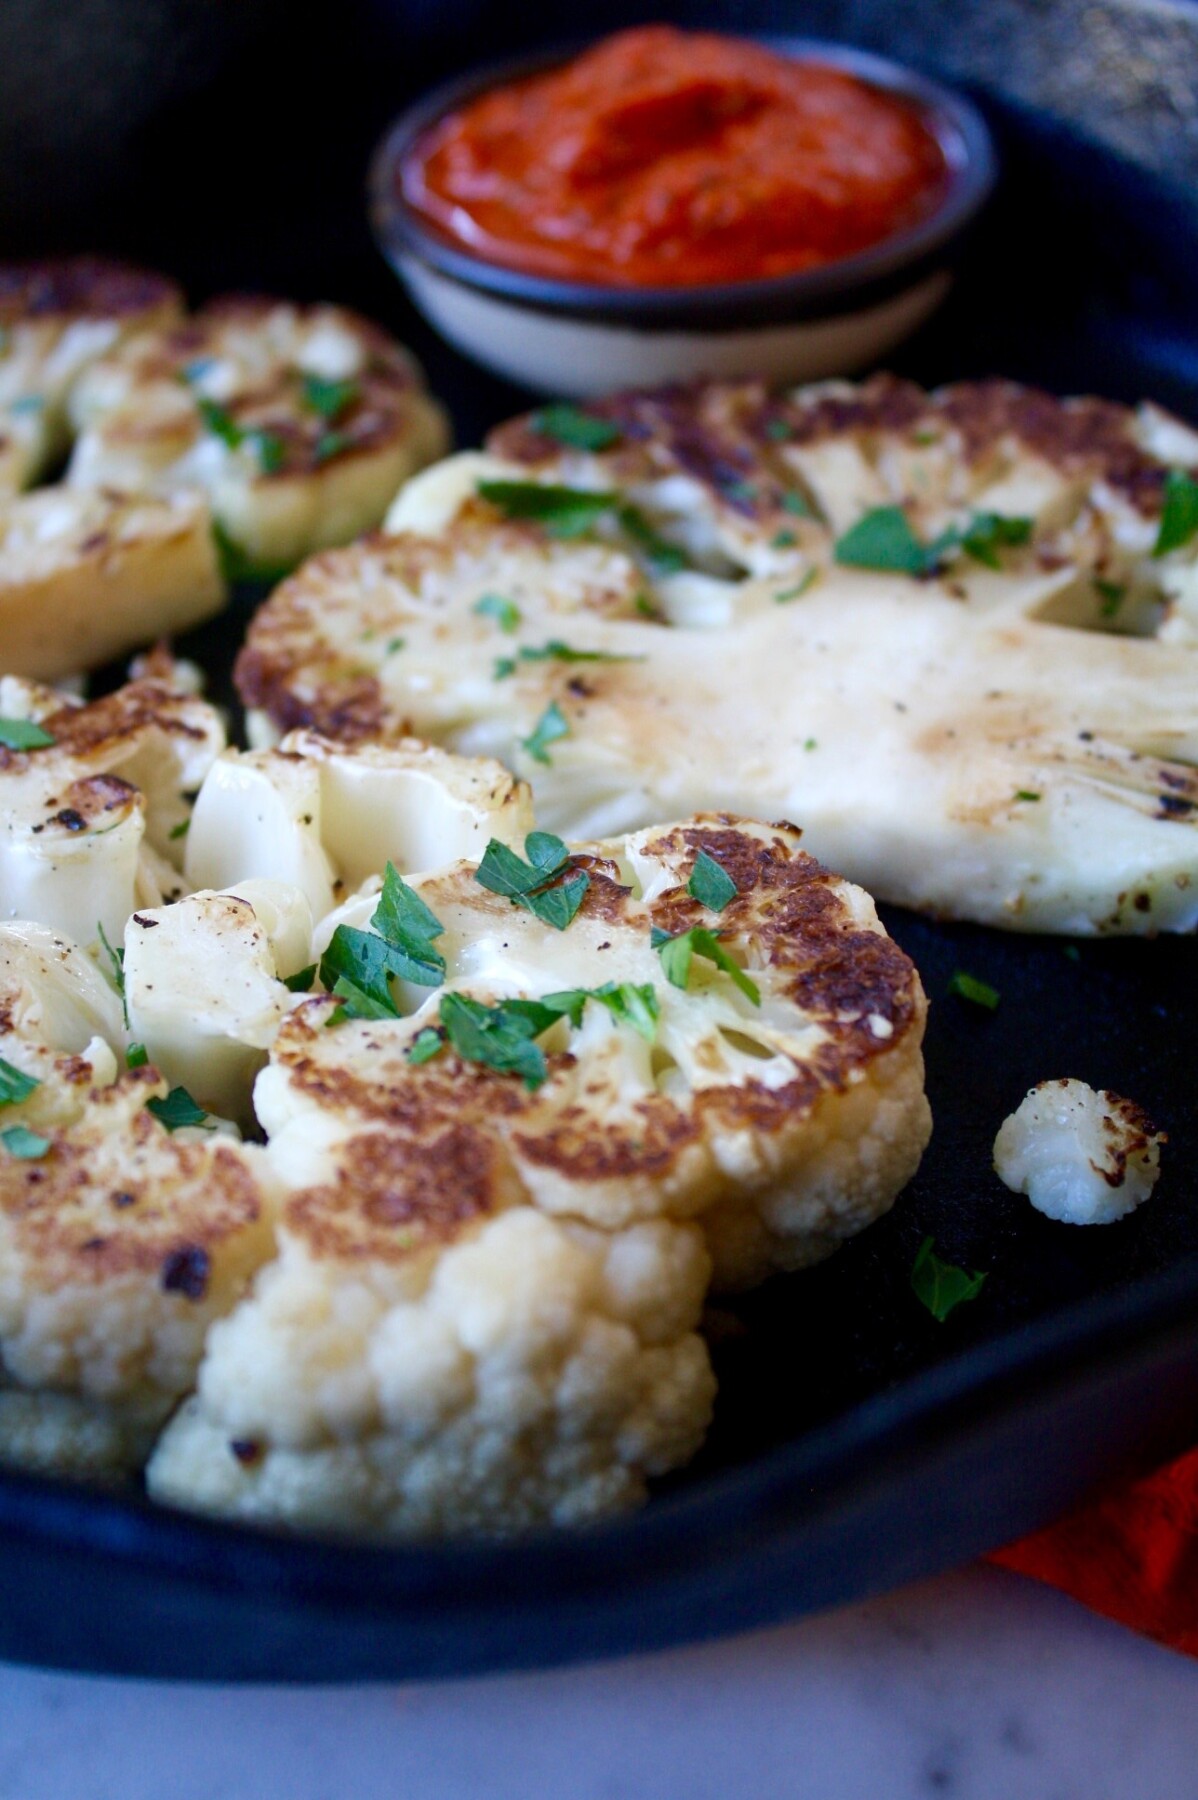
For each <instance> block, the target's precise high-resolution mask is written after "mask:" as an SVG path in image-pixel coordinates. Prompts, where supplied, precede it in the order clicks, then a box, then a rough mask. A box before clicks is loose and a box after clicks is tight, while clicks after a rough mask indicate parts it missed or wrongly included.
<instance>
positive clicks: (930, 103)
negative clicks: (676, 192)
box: [369, 33, 997, 329]
mask: <svg viewBox="0 0 1198 1800" xmlns="http://www.w3.org/2000/svg"><path fill="white" fill-rule="evenodd" d="M741 35H743V36H746V37H751V38H752V39H753V41H755V42H757V43H762V44H766V45H768V46H769V47H770V48H771V49H774V50H777V51H779V52H781V53H782V54H784V55H787V56H793V57H796V58H800V59H802V58H809V59H810V60H811V61H813V62H824V63H827V64H829V65H830V66H832V67H833V68H837V69H843V70H845V71H846V72H847V73H848V74H850V75H856V76H858V77H860V79H862V80H863V81H867V82H869V83H870V84H871V86H874V87H878V88H881V89H883V90H884V91H886V92H888V93H893V94H899V95H901V96H903V97H904V98H905V99H909V100H913V101H915V102H916V104H918V105H919V106H920V107H921V108H922V109H923V111H924V113H925V116H926V118H927V122H928V124H929V126H930V128H931V130H932V131H933V133H934V135H935V137H936V139H937V141H938V143H939V144H940V147H941V149H942V150H943V152H944V156H945V160H946V162H947V164H948V171H949V179H948V187H947V190H946V193H945V195H944V198H943V200H942V202H941V204H940V205H939V206H938V207H937V208H936V210H935V211H934V212H933V213H932V214H930V215H929V217H928V218H926V219H923V220H921V221H920V222H919V223H918V224H917V225H913V226H911V227H910V228H909V229H908V230H906V231H901V232H896V233H895V234H894V235H893V236H891V237H888V238H884V239H883V240H882V241H881V242H880V243H878V244H874V245H871V246H870V248H869V249H867V250H863V251H861V252H859V253H858V254H857V255H856V256H846V257H844V258H842V259H841V260H839V261H837V262H834V263H829V264H828V265H826V266H825V267H823V268H818V269H809V270H805V271H802V272H800V273H798V274H795V275H775V276H771V277H769V278H768V279H766V280H762V281H743V282H732V283H726V284H721V285H713V286H706V287H696V288H687V287H681V288H679V287H662V288H648V287H615V286H612V287H608V286H605V285H603V284H602V283H599V282H574V281H558V280H555V279H553V278H551V277H548V276H543V275H528V274H525V273H523V272H522V271H521V270H519V269H513V268H508V267H506V266H505V265H503V264H502V263H492V262H487V261H485V260H484V259H483V258H482V257H479V256H475V255H473V254H472V253H471V252H469V251H467V250H462V249H459V248H457V247H456V246H455V245H454V244H452V243H451V242H450V241H449V239H448V238H445V237H443V236H442V235H441V234H440V233H439V232H438V231H437V230H436V228H435V227H433V226H430V225H428V224H426V223H425V222H424V221H423V220H422V219H421V218H420V217H419V216H418V215H417V214H416V213H415V212H413V210H412V209H411V208H410V207H409V206H408V204H407V202H406V201H405V200H404V198H403V193H402V190H401V187H400V184H399V179H398V178H399V171H400V168H401V166H402V164H403V161H404V158H405V157H406V156H407V154H408V152H409V151H410V150H411V149H412V147H413V145H414V144H415V143H416V141H417V139H418V138H419V137H420V136H421V135H422V134H423V133H424V132H425V131H427V130H428V129H429V127H430V126H431V125H433V124H434V123H435V122H436V121H437V120H438V119H439V118H441V117H442V116H443V115H444V114H445V113H447V112H450V111H452V110H453V108H455V107H457V106H461V105H462V104H464V103H465V102H466V101H468V100H471V99H473V98H474V97H475V96H476V95H477V94H480V93H482V92H484V91H485V90H486V89H487V88H490V87H495V86H497V85H499V84H500V83H501V82H505V81H513V80H517V79H519V78H521V77H523V76H528V75H534V74H536V73H538V72H539V71H540V70H543V69H549V68H553V67H554V66H555V65H557V64H560V63H563V62H565V61H567V60H568V59H569V58H570V57H572V56H574V55H577V53H578V51H579V49H580V48H585V46H584V45H579V44H571V45H568V46H561V47H559V48H557V49H555V50H552V51H542V52H540V53H539V54H537V55H535V56H523V57H519V58H514V59H509V60H508V61H505V62H502V63H492V64H489V65H487V66H486V67H485V68H481V69H475V70H474V71H473V72H472V73H470V74H468V75H465V76H461V77H459V78H457V79H455V80H453V81H451V82H447V83H445V84H444V85H443V86H441V87H438V88H435V89H434V90H433V91H432V92H431V93H429V94H426V95H425V96H424V97H423V98H422V99H421V100H418V101H416V103H415V104H414V105H412V106H410V107H408V108H407V110H406V111H405V112H403V113H401V114H400V116H399V118H398V119H397V120H396V121H395V123H394V124H393V125H392V126H391V127H390V128H389V130H388V131H387V132H386V134H385V136H384V137H383V139H382V141H381V142H380V144H379V146H378V148H377V150H376V151H375V154H374V157H373V159H372V161H371V166H370V175H369V195H370V217H371V223H372V225H373V228H374V233H375V237H376V239H377V241H378V243H379V246H380V248H381V250H382V251H383V254H384V255H385V256H386V258H387V260H388V261H389V262H390V263H391V264H392V265H393V266H394V267H395V268H396V269H397V270H398V271H399V273H400V274H401V275H402V274H403V263H404V262H405V261H407V260H409V259H412V258H414V259H416V260H417V261H419V262H421V263H424V264H425V265H427V266H428V267H429V268H430V269H432V270H434V271H435V272H436V273H437V274H439V275H442V276H446V277H448V278H450V279H451V280H453V281H455V282H457V283H459V284H460V285H462V286H465V287H468V288H473V289H475V290H477V291H479V292H481V293H484V294H487V295H490V296H492V297H493V298H495V299H498V300H506V301H508V302H510V303H513V304H515V305H518V306H521V307H526V308H528V309H529V310H534V311H538V312H543V313H556V314H565V315H569V316H570V317H573V318H576V319H580V320H582V319H592V320H596V321H603V322H607V323H632V324H646V325H653V326H656V327H658V328H659V329H664V328H667V327H670V326H675V325H688V324H689V325H703V324H706V325H711V326H714V327H717V328H718V327H720V326H723V327H724V328H725V329H727V328H734V327H735V326H737V325H748V324H753V323H767V322H770V321H774V320H776V321H785V320H791V321H797V320H799V319H803V318H829V317H835V316H837V315H838V314H843V313H846V312H856V311H858V310H859V309H860V308H862V307H863V306H866V305H870V304H873V303H875V302H878V301H881V300H884V299H886V298H887V297H889V296H890V295H892V294H895V293H898V292H900V291H902V290H903V289H904V288H908V287H910V286H912V285H913V284H914V282H915V281H917V280H918V279H919V278H920V277H921V276H922V275H925V274H929V273H931V272H932V270H934V269H935V268H936V267H938V266H940V265H941V264H942V263H943V262H944V261H945V256H944V252H945V251H946V249H947V248H948V246H949V245H950V244H951V243H952V241H953V240H954V239H955V238H957V237H958V236H959V235H960V234H961V233H962V232H963V231H964V229H965V227H966V226H967V225H968V224H969V223H970V222H971V221H972V220H973V218H974V217H975V216H976V214H977V213H978V212H979V210H980V209H981V207H982V206H983V205H984V203H985V201H986V200H987V199H988V198H989V195H990V193H991V190H992V189H993V186H994V182H995V178H996V175H997V164H996V158H995V153H994V145H993V141H992V139H991V136H990V132H989V129H988V128H987V126H986V123H985V121H984V119H983V118H982V115H981V113H980V112H979V111H978V109H977V108H976V107H975V106H974V105H973V104H972V102H971V101H969V100H967V99H966V98H965V97H964V96H963V95H961V94H958V93H956V92H954V91H953V90H952V89H950V88H947V87H944V86H942V85H941V83H939V82H938V81H933V80H932V79H931V78H930V77H928V76H926V75H923V74H921V73H919V72H918V71H916V70H914V69H910V68H907V67H906V66H905V65H903V64H901V63H896V62H891V61H890V60H889V58H887V57H881V56H875V55H873V54H872V52H869V51H865V50H858V49H856V48H854V47H852V46H849V45H845V44H836V43H827V42H824V41H823V40H822V39H818V38H801V37H788V36H781V35H778V34H774V33H743V34H741Z"/></svg>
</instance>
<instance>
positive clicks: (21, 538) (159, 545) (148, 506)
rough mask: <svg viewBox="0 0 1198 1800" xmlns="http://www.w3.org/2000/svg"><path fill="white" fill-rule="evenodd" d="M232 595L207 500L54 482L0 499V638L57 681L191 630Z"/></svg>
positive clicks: (11, 664)
mask: <svg viewBox="0 0 1198 1800" xmlns="http://www.w3.org/2000/svg"><path fill="white" fill-rule="evenodd" d="M225 598H226V589H225V583H224V578H223V576H222V574H221V571H220V567H219V564H218V562H217V555H216V545H215V542H214V540H213V536H212V521H211V517H210V515H209V512H208V507H207V503H206V502H205V501H204V499H203V498H202V496H200V495H197V494H172V495H170V496H168V497H166V498H164V499H155V498H154V497H152V496H150V495H144V494H121V493H115V492H112V491H111V490H109V489H90V490H85V489H74V488H67V487H51V488H42V489H39V491H38V492H37V493H33V494H22V495H20V496H18V497H17V498H16V499H13V500H9V501H7V502H5V503H3V504H0V642H2V643H3V646H4V666H5V668H6V669H7V671H8V672H9V673H10V674H13V675H28V676H33V677H35V678H36V679H37V680H39V681H54V680H58V679H60V678H61V677H63V676H65V675H69V674H72V673H74V672H76V671H78V670H81V669H89V668H94V667H96V665H97V664H99V663H104V662H109V661H111V660H112V659H114V658H115V657H117V656H121V655H123V654H124V653H125V652H126V651H128V650H131V649H133V648H134V647H135V646H136V645H138V644H144V643H146V642H148V641H149V640H151V639H153V638H156V637H159V636H163V635H166V634H169V633H171V632H176V631H185V630H188V629H189V628H190V627H191V626H193V625H198V624H199V623H200V622H201V620H203V619H207V618H209V617H211V615H212V614H213V613H215V612H218V611H219V610H220V608H221V607H222V606H223V604H224V602H225Z"/></svg>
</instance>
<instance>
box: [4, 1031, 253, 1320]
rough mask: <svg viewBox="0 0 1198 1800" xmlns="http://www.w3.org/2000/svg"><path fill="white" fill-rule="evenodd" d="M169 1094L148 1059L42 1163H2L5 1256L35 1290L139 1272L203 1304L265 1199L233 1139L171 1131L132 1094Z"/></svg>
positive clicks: (97, 1100) (104, 1095) (94, 1283)
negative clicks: (134, 1104) (135, 1106)
mask: <svg viewBox="0 0 1198 1800" xmlns="http://www.w3.org/2000/svg"><path fill="white" fill-rule="evenodd" d="M139 1089H144V1090H145V1091H146V1092H145V1097H146V1098H148V1097H150V1096H152V1095H155V1094H159V1095H161V1094H162V1093H164V1092H165V1085H164V1083H163V1081H162V1078H161V1076H160V1075H159V1074H158V1072H157V1070H155V1069H153V1068H151V1067H149V1066H147V1067H144V1068H141V1069H135V1070H133V1071H131V1072H130V1073H129V1074H127V1075H125V1076H123V1077H122V1078H121V1081H120V1082H119V1083H117V1084H116V1085H115V1086H114V1087H112V1088H107V1089H103V1090H100V1091H98V1092H96V1093H95V1094H94V1095H93V1097H92V1102H91V1106H90V1108H89V1112H88V1116H87V1118H86V1121H85V1122H83V1123H80V1124H77V1125H75V1126H72V1127H69V1128H67V1129H65V1130H59V1131H53V1132H49V1133H48V1134H47V1135H49V1136H50V1139H51V1148H50V1149H49V1151H48V1152H47V1153H46V1155H45V1156H44V1157H41V1158H40V1159H38V1160H36V1161H20V1160H18V1159H17V1158H15V1157H5V1158H4V1159H3V1161H2V1162H0V1213H2V1214H3V1216H4V1224H5V1238H6V1244H5V1258H6V1260H7V1259H15V1260H18V1261H19V1262H20V1264H21V1266H22V1269H23V1272H24V1278H25V1280H26V1282H28V1283H29V1284H30V1285H32V1286H36V1287H37V1288H40V1289H43V1290H44V1291H46V1292H49V1293H53V1292H55V1291H56V1290H58V1289H60V1288H65V1287H68V1286H71V1287H85V1288H86V1287H91V1288H100V1287H103V1286H104V1285H106V1284H108V1283H111V1282H112V1281H114V1280H117V1279H120V1278H123V1277H128V1276H139V1277H143V1278H149V1279H151V1280H152V1281H154V1282H155V1283H156V1284H157V1285H158V1286H159V1287H160V1288H161V1290H162V1292H163V1293H164V1294H177V1295H180V1296H181V1297H182V1298H184V1299H186V1300H190V1301H200V1300H203V1299H204V1298H205V1297H206V1296H207V1294H208V1289H209V1282H210V1279H211V1276H212V1271H213V1268H214V1266H215V1265H216V1264H217V1263H218V1261H219V1259H220V1258H221V1256H222V1254H223V1253H224V1252H225V1249H226V1246H227V1245H228V1244H229V1243H231V1242H233V1241H235V1240H236V1239H238V1238H240V1237H241V1236H242V1234H244V1233H245V1232H246V1231H247V1230H248V1229H250V1228H251V1227H254V1226H256V1225H257V1224H258V1223H259V1221H260V1220H261V1218H262V1213H263V1208H262V1200H261V1195H260V1192H259V1189H258V1185H257V1183H256V1181H255V1180H254V1179H253V1177H252V1176H251V1174H250V1172H249V1170H248V1168H247V1166H246V1164H245V1162H244V1159H243V1158H242V1156H241V1154H240V1153H239V1151H238V1150H237V1148H236V1147H235V1146H234V1145H231V1144H229V1143H227V1142H205V1141H199V1142H197V1141H191V1142H188V1141H186V1140H185V1139H182V1138H180V1137H179V1136H178V1135H177V1134H174V1135H172V1134H171V1133H169V1132H167V1130H166V1129H165V1127H164V1126H162V1125H161V1124H160V1123H159V1121H158V1120H157V1119H156V1118H155V1117H154V1116H153V1114H152V1113H149V1112H147V1111H145V1110H131V1108H130V1105H129V1095H130V1093H131V1092H136V1091H137V1090H139Z"/></svg>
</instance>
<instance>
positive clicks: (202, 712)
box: [0, 676, 224, 946]
mask: <svg viewBox="0 0 1198 1800" xmlns="http://www.w3.org/2000/svg"><path fill="white" fill-rule="evenodd" d="M0 717H2V718H4V719H8V720H17V721H28V722H30V723H33V724H36V725H38V726H40V728H41V729H42V731H44V732H45V733H46V734H47V735H48V736H49V738H50V739H51V740H52V741H51V742H50V743H49V744H46V745H43V746H40V747H37V748H32V749H28V750H13V749H7V748H3V747H0V917H4V918H9V919H36V920H38V921H40V922H42V923H43V924H46V925H49V926H50V927H52V928H53V929H54V930H57V931H59V932H62V933H64V934H65V935H66V936H68V937H71V938H74V939H76V940H77V941H78V942H79V943H81V944H83V945H85V946H90V945H93V944H95V943H96V942H97V939H98V937H99V934H100V931H101V930H103V932H104V933H105V934H106V936H107V937H108V939H109V941H110V942H111V943H113V944H119V942H120V939H121V935H122V933H123V932H124V928H125V921H126V919H127V918H128V917H129V915H130V913H131V912H133V911H134V909H135V908H136V907H138V906H158V905H160V904H161V903H162V901H163V900H164V899H166V898H171V897H173V896H175V895H177V894H180V893H182V892H183V888H184V883H183V878H182V875H181V874H180V872H179V869H178V866H177V865H178V860H179V857H180V853H181V842H180V833H181V832H182V831H184V830H185V829H186V822H187V819H188V816H189V812H190V802H189V800H188V799H187V795H188V794H190V793H192V792H194V790H195V789H196V788H198V787H199V785H200V783H201V781H202V780H203V778H204V776H205V774H206V773H207V771H208V769H209V767H210V766H211V764H212V762H213V760H214V759H215V758H216V757H217V756H218V755H219V753H220V751H221V749H222V748H223V746H224V727H223V725H222V723H221V719H220V715H219V714H218V713H217V711H216V710H215V708H213V707H211V706H209V705H208V704H207V703H206V702H205V701H203V700H200V699H197V698H195V697H194V696H193V695H190V694H186V693H184V692H181V691H180V690H178V689H176V688H174V687H172V686H170V685H169V684H168V683H166V682H162V681H158V680H155V679H152V678H150V679H145V680H140V681H132V682H129V683H128V684H127V685H126V686H124V687H122V688H118V689H117V690H116V691H115V692H114V693H111V694H106V695H104V696H103V698H101V699H99V700H93V701H90V702H87V703H84V702H82V701H78V700H74V699H71V698H70V697H68V696H66V695H64V694H62V693H57V692H55V691H54V690H52V689H50V688H44V687H39V686H37V685H36V684H35V683H33V682H26V681H20V680H18V679H16V678H15V677H10V676H6V677H3V678H0Z"/></svg>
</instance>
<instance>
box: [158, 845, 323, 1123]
mask: <svg viewBox="0 0 1198 1800" xmlns="http://www.w3.org/2000/svg"><path fill="white" fill-rule="evenodd" d="M311 936H312V915H311V911H310V909H309V906H308V902H307V900H306V898H305V897H304V895H303V894H302V893H301V892H300V890H299V889H298V888H292V887H288V886H286V885H285V884H284V883H282V882H275V881H261V882H259V881H248V882H245V883H243V884H242V885H241V886H240V887H239V889H238V891H237V892H236V893H212V892H204V893H198V894H190V895H188V897H187V898H186V899H185V900H179V901H177V902H176V904H175V905H173V906H165V907H161V908H155V909H149V910H143V911H140V912H135V913H134V914H133V916H132V917H131V918H130V920H129V923H128V924H127V925H126V927H125V962H124V972H125V1004H126V1007H127V1008H128V1014H129V1030H130V1032H131V1033H132V1035H133V1037H134V1038H135V1039H137V1040H138V1041H140V1042H141V1043H143V1044H144V1045H145V1047H146V1050H147V1051H148V1053H149V1057H150V1061H151V1062H152V1063H154V1064H155V1066H156V1067H157V1068H159V1069H161V1071H162V1073H163V1074H164V1075H165V1076H166V1078H167V1080H168V1081H170V1082H172V1083H173V1084H175V1085H177V1086H180V1087H185V1088H186V1089H187V1090H188V1092H189V1093H190V1094H191V1095H192V1097H193V1098H194V1099H195V1100H196V1101H197V1102H198V1103H199V1104H200V1105H201V1106H202V1107H204V1109H205V1110H206V1111H208V1112H214V1113H219V1114H222V1115H223V1116H225V1117H226V1118H231V1119H236V1120H237V1121H238V1123H239V1124H242V1125H247V1126H248V1125H252V1123H253V1117H254V1115H253V1109H252V1107H251V1105H250V1092H251V1089H252V1087H253V1082H254V1076H255V1075H256V1074H257V1072H258V1070H259V1069H260V1068H261V1067H262V1065H263V1063H264V1062H265V1061H266V1052H267V1050H268V1049H269V1047H270V1045H271V1043H272V1042H273V1041H274V1037H275V1034H276V1032H277V1031H278V1029H279V1026H280V1025H281V1023H282V1022H283V1020H284V1019H285V1018H286V1016H287V1014H288V1012H289V1011H290V1010H291V1008H292V1006H293V1005H294V1004H295V996H294V995H293V994H291V993H289V992H288V990H287V988H286V986H285V985H284V980H285V978H286V977H287V976H289V975H294V974H296V973H297V972H298V971H299V970H300V969H301V968H302V967H304V965H305V964H306V963H307V960H308V946H309V943H310V941H311Z"/></svg>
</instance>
